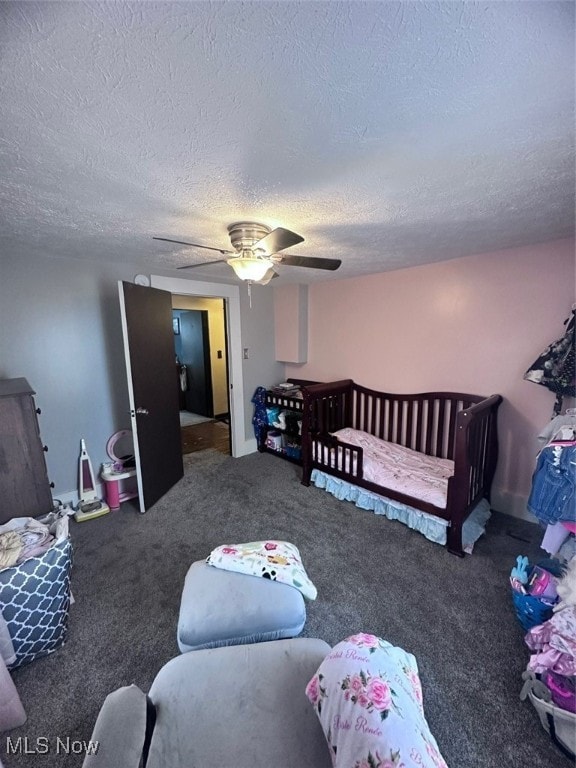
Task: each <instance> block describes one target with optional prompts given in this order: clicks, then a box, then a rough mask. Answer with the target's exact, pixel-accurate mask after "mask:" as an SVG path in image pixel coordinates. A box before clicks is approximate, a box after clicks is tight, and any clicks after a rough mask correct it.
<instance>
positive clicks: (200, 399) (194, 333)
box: [180, 309, 214, 418]
mask: <svg viewBox="0 0 576 768" xmlns="http://www.w3.org/2000/svg"><path fill="white" fill-rule="evenodd" d="M180 339H181V349H182V362H183V363H184V365H185V366H186V374H187V379H188V389H187V390H186V400H185V401H186V410H187V411H190V412H191V413H198V414H200V416H209V417H210V418H212V417H213V416H214V404H213V397H212V372H211V369H210V335H209V329H208V312H207V311H206V310H205V309H189V310H188V311H186V312H184V311H183V312H181V313H180Z"/></svg>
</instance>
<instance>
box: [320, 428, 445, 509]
mask: <svg viewBox="0 0 576 768" xmlns="http://www.w3.org/2000/svg"><path fill="white" fill-rule="evenodd" d="M333 434H334V436H335V437H337V438H338V439H339V440H341V441H342V442H344V443H349V444H351V445H356V446H358V447H359V448H362V449H363V452H364V461H363V468H364V473H363V479H364V480H367V481H368V482H371V483H375V484H376V485H380V486H382V487H383V488H389V489H390V490H393V491H397V492H398V493H404V494H406V495H407V496H411V497H412V498H414V499H419V500H420V501H426V502H428V503H429V504H433V505H434V506H435V507H438V508H440V509H445V508H446V498H447V494H448V478H449V477H451V476H452V475H453V474H454V462H453V461H451V460H450V459H439V458H437V457H435V456H428V455H426V454H425V453H419V452H418V451H413V450H412V449H411V448H406V447H405V446H403V445H396V443H389V442H387V441H386V440H381V439H380V438H378V437H374V435H370V434H369V433H368V432H362V431H360V430H358V429H352V428H351V427H345V428H344V429H340V430H338V431H337V432H334V433H333ZM354 469H355V468H354V467H352V471H354ZM345 470H346V471H347V472H350V467H349V466H346V467H345Z"/></svg>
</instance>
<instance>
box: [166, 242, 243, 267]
mask: <svg viewBox="0 0 576 768" xmlns="http://www.w3.org/2000/svg"><path fill="white" fill-rule="evenodd" d="M152 240H162V241H163V242H165V243H177V245H191V246H192V247H193V248H205V249H206V250H207V251H218V253H221V254H222V255H224V254H226V253H236V251H225V250H224V248H211V247H210V246H209V245H200V244H199V243H186V242H185V241H184V240H170V238H168V237H152ZM195 266H196V265H195ZM197 266H201V265H200V264H198V265H197ZM202 266H203V265H202ZM180 269H182V267H180Z"/></svg>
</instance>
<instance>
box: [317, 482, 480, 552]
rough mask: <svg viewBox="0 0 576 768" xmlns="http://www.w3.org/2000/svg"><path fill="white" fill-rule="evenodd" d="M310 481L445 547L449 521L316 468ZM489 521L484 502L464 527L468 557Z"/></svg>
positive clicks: (466, 521) (465, 522)
mask: <svg viewBox="0 0 576 768" xmlns="http://www.w3.org/2000/svg"><path fill="white" fill-rule="evenodd" d="M310 479H311V481H312V482H313V483H314V485H315V486H316V487H317V488H322V489H323V490H325V491H328V493H331V494H332V496H335V497H336V498H337V499H339V500H340V501H352V502H353V503H354V504H355V505H356V506H357V507H359V508H360V509H366V510H369V511H371V512H374V514H376V515H385V516H386V517H387V518H388V520H398V521H399V522H401V523H404V525H407V526H408V527H409V528H412V529H413V530H415V531H419V533H421V534H423V535H424V536H425V537H426V538H427V539H429V540H430V541H433V542H434V543H436V544H446V537H447V533H446V529H447V528H448V522H447V521H446V520H442V519H441V518H439V517H435V516H434V515H430V514H428V513H427V512H421V511H420V510H419V509H414V507H409V506H407V505H406V504H402V503H401V502H399V501H393V500H392V499H387V498H386V497H385V496H379V495H378V494H377V493H373V492H372V491H367V490H365V489H364V488H359V487H358V486H357V485H352V483H348V482H347V481H346V480H341V479H340V478H338V477H333V476H332V475H327V474H326V473H325V472H321V471H320V470H319V469H313V470H312V475H311V478H310ZM489 518H490V504H489V503H488V502H487V501H486V499H482V500H481V501H480V502H478V504H477V505H476V506H475V507H474V509H473V510H472V512H471V513H470V514H469V515H468V518H467V519H466V520H465V521H464V525H463V526H462V547H463V549H464V551H465V552H468V553H469V554H470V553H471V552H472V549H473V547H474V544H475V543H476V541H477V540H478V539H479V538H480V536H482V534H483V533H484V532H485V530H486V523H487V522H488V520H489Z"/></svg>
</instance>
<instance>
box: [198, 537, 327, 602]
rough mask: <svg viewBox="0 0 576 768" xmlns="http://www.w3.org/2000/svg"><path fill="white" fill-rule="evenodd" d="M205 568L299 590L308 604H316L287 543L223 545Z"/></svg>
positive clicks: (313, 592)
mask: <svg viewBox="0 0 576 768" xmlns="http://www.w3.org/2000/svg"><path fill="white" fill-rule="evenodd" d="M206 562H207V563H208V565H213V566H215V567H216V568H222V569H224V570H225V571H237V572H238V573H246V574H248V575H250V576H261V577H262V578H264V579H271V580H272V581H281V582H282V583H283V584H290V586H292V587H295V588H296V589H298V590H299V591H300V592H302V594H303V595H304V597H307V598H308V600H315V599H316V595H317V590H316V587H315V586H314V584H313V583H312V582H311V581H310V579H309V578H308V574H307V573H306V570H305V569H304V566H303V565H302V559H301V557H300V552H299V551H298V547H296V546H294V544H291V543H290V542H289V541H276V540H273V539H268V540H267V541H249V542H247V543H246V544H223V545H222V546H220V547H216V549H213V550H212V552H210V554H209V555H208V557H207V558H206Z"/></svg>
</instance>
